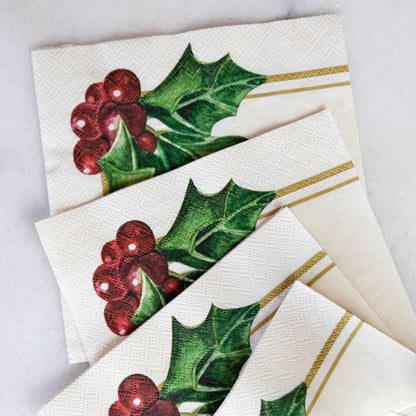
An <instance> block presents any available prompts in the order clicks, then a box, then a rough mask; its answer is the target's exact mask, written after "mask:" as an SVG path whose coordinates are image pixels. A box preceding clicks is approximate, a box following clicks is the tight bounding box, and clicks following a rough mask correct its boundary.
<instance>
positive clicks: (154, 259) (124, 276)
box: [120, 251, 169, 296]
mask: <svg viewBox="0 0 416 416" xmlns="http://www.w3.org/2000/svg"><path fill="white" fill-rule="evenodd" d="M141 270H143V272H145V273H146V274H147V275H148V276H149V278H150V279H151V280H152V281H153V282H154V283H155V284H156V285H158V286H162V284H163V283H164V282H165V281H166V279H168V278H169V266H168V262H167V261H166V259H165V257H164V256H163V255H162V254H160V253H158V252H157V251H151V252H150V253H147V254H145V255H144V256H142V257H137V256H132V257H126V258H125V259H124V260H123V261H122V263H121V264H120V277H121V280H122V281H123V282H124V284H125V285H126V287H128V288H129V290H130V291H132V292H134V293H136V294H137V292H136V290H134V289H135V288H138V287H140V293H141V276H140V271H141ZM138 296H139V295H138Z"/></svg>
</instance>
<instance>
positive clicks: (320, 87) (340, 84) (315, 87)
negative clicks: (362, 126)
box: [244, 81, 351, 98]
mask: <svg viewBox="0 0 416 416" xmlns="http://www.w3.org/2000/svg"><path fill="white" fill-rule="evenodd" d="M346 85H351V82H350V81H344V82H333V83H331V84H322V85H313V86H311V87H302V88H291V89H288V90H279V91H269V92H261V93H258V94H247V95H246V96H245V97H244V98H261V97H269V96H271V95H282V94H293V93H295V92H304V91H315V90H323V89H326V88H335V87H344V86H346Z"/></svg>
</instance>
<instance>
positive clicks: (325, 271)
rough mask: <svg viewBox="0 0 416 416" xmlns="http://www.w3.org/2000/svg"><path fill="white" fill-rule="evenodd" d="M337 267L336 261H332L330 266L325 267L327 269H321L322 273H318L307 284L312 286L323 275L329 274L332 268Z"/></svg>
mask: <svg viewBox="0 0 416 416" xmlns="http://www.w3.org/2000/svg"><path fill="white" fill-rule="evenodd" d="M334 267H335V263H331V264H330V265H329V266H328V267H325V269H323V270H322V271H321V273H318V274H317V275H316V276H315V277H314V278H313V279H312V280H310V281H309V282H308V283H307V284H306V286H309V287H310V286H312V285H313V284H314V283H316V282H317V281H318V280H319V279H320V278H321V277H322V276H324V275H325V274H327V273H328V272H329V271H330V270H332V269H333V268H334Z"/></svg>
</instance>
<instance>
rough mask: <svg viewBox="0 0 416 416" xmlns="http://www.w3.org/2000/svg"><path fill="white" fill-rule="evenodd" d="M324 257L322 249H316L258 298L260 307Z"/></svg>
mask: <svg viewBox="0 0 416 416" xmlns="http://www.w3.org/2000/svg"><path fill="white" fill-rule="evenodd" d="M325 257H326V253H325V251H324V250H320V251H318V252H317V253H316V254H315V255H313V256H312V257H311V258H310V259H309V260H308V261H306V262H305V263H304V264H302V266H300V267H299V268H298V269H296V270H295V271H294V272H293V273H292V274H291V275H290V276H288V277H287V278H286V279H285V280H283V282H281V283H280V284H279V285H277V286H276V287H275V288H274V289H272V290H271V291H270V292H269V293H268V294H267V295H266V296H264V297H263V298H262V299H260V300H259V302H258V303H259V305H260V309H262V308H264V307H265V306H266V305H267V304H268V303H270V302H271V301H272V300H273V299H274V298H275V297H276V296H279V295H280V294H281V293H282V292H284V291H285V290H286V289H287V288H289V287H290V286H292V285H293V283H295V282H296V280H298V279H299V278H300V277H302V276H303V275H304V274H305V273H306V272H307V271H308V270H310V269H311V268H312V267H313V266H315V265H316V264H318V263H319V262H320V261H321V260H322V259H324V258H325Z"/></svg>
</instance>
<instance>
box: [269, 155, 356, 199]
mask: <svg viewBox="0 0 416 416" xmlns="http://www.w3.org/2000/svg"><path fill="white" fill-rule="evenodd" d="M353 167H354V163H353V162H352V161H351V160H350V161H349V162H346V163H343V164H342V165H338V166H335V167H334V168H332V169H328V170H325V171H324V172H321V173H318V174H317V175H314V176H311V177H309V178H306V179H303V180H301V181H299V182H295V183H293V184H292V185H289V186H286V187H285V188H282V189H279V190H278V191H276V196H275V199H277V198H281V197H282V196H286V195H289V194H291V193H293V192H296V191H300V190H301V189H303V188H307V187H308V186H311V185H314V184H316V183H318V182H321V181H324V180H325V179H329V178H332V177H333V176H336V175H339V174H340V173H343V172H346V171H347V170H350V169H352V168H353Z"/></svg>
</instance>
